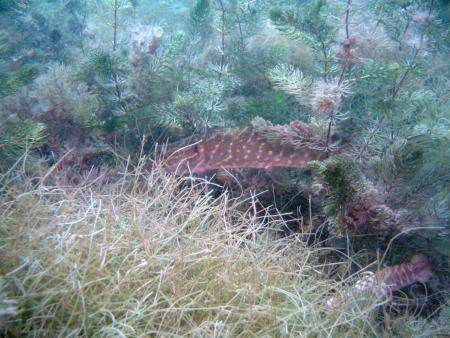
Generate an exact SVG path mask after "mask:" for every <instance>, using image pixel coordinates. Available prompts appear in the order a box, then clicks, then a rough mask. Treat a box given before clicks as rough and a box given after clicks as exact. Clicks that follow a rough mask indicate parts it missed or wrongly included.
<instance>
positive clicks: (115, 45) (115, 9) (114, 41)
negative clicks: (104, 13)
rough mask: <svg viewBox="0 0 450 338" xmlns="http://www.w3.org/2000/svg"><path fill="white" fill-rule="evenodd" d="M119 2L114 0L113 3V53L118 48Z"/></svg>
mask: <svg viewBox="0 0 450 338" xmlns="http://www.w3.org/2000/svg"><path fill="white" fill-rule="evenodd" d="M117 1H118V0H114V2H113V11H114V18H113V30H114V32H113V51H115V50H116V48H117V12H118V10H119V4H118V2H117Z"/></svg>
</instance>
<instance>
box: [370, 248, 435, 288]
mask: <svg viewBox="0 0 450 338" xmlns="http://www.w3.org/2000/svg"><path fill="white" fill-rule="evenodd" d="M431 274H432V271H431V265H430V263H429V261H428V258H427V256H425V255H424V254H420V253H419V254H415V255H414V256H413V257H412V258H411V260H410V261H409V262H408V263H403V264H398V265H394V266H390V267H387V268H384V269H381V270H380V271H378V272H377V273H376V276H377V279H378V280H379V281H381V282H383V284H384V290H385V291H386V292H388V293H392V292H393V291H397V290H399V289H401V288H403V287H405V286H408V285H410V284H413V283H417V282H418V283H425V282H427V281H428V280H429V279H430V277H431Z"/></svg>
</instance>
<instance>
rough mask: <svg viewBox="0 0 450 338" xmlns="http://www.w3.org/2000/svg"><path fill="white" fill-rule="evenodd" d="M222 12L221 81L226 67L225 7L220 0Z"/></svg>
mask: <svg viewBox="0 0 450 338" xmlns="http://www.w3.org/2000/svg"><path fill="white" fill-rule="evenodd" d="M218 2H219V5H220V8H221V11H222V28H221V31H220V34H221V56H220V74H219V79H220V78H221V77H222V72H223V69H224V66H225V7H224V5H223V1H222V0H218Z"/></svg>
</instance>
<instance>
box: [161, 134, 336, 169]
mask: <svg viewBox="0 0 450 338" xmlns="http://www.w3.org/2000/svg"><path fill="white" fill-rule="evenodd" d="M327 156H328V154H327V153H326V152H325V151H320V150H316V149H312V148H308V147H306V146H302V147H300V146H294V145H291V144H284V143H282V142H273V141H271V142H268V141H267V140H266V139H265V138H264V137H262V136H260V135H258V134H257V133H255V132H253V131H252V130H250V129H243V130H234V131H229V132H225V133H217V134H213V135H212V136H210V137H207V138H206V139H205V140H203V141H200V142H197V143H195V144H193V145H190V146H186V147H183V148H180V149H178V150H175V151H173V152H171V153H170V155H169V156H168V157H167V159H166V163H165V164H166V168H167V170H168V171H169V172H177V173H179V174H180V173H187V172H194V173H202V172H205V171H208V170H212V169H218V168H263V169H270V168H274V167H292V168H302V167H305V165H306V164H307V163H308V162H309V161H313V160H321V159H325V158H326V157H327Z"/></svg>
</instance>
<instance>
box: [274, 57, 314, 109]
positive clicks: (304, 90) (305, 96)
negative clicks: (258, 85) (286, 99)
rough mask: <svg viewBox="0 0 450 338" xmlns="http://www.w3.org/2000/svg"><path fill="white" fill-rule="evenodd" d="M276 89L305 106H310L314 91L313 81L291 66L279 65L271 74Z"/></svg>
mask: <svg viewBox="0 0 450 338" xmlns="http://www.w3.org/2000/svg"><path fill="white" fill-rule="evenodd" d="M268 76H269V79H270V80H271V81H273V83H274V87H275V88H277V89H279V90H282V91H284V92H286V93H287V94H289V95H293V96H294V97H295V98H296V99H297V101H298V102H299V103H301V104H303V105H307V104H308V100H309V96H310V92H311V89H312V80H311V79H310V78H308V77H305V76H304V75H303V73H302V72H301V71H300V70H298V69H296V68H294V67H293V66H291V65H278V66H276V67H275V68H273V69H272V70H271V71H270V72H269V74H268Z"/></svg>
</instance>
